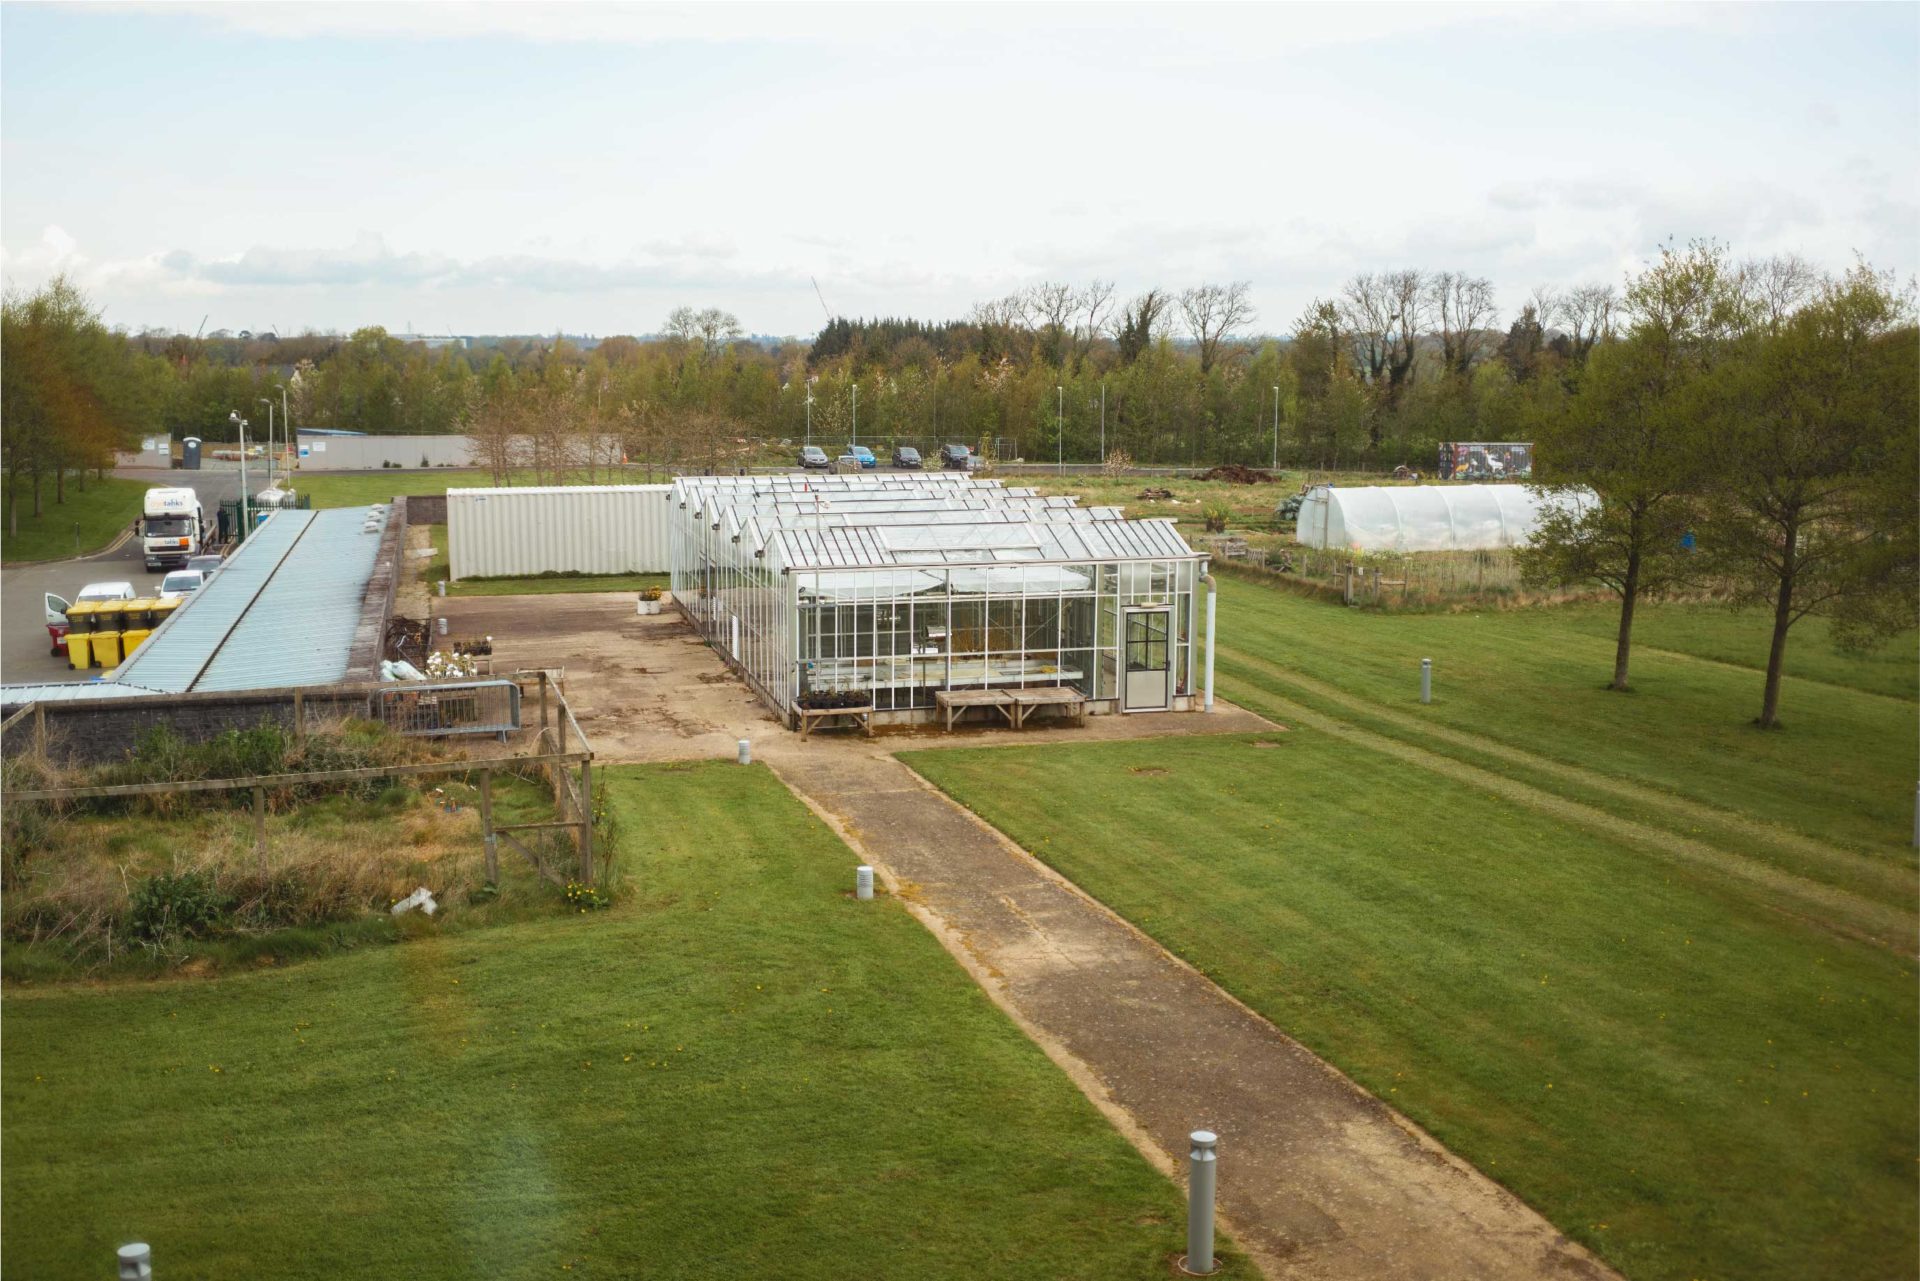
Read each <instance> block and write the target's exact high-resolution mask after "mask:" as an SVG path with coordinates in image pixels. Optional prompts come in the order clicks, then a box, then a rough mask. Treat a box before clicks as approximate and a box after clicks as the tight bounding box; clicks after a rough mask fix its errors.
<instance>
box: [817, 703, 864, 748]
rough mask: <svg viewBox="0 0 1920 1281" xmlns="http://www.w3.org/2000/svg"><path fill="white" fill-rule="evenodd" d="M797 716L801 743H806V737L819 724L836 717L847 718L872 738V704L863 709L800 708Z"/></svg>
mask: <svg viewBox="0 0 1920 1281" xmlns="http://www.w3.org/2000/svg"><path fill="white" fill-rule="evenodd" d="M799 715H800V741H801V742H805V741H806V738H807V735H808V734H810V733H812V732H813V730H814V729H815V728H817V727H818V726H819V724H820V722H822V721H826V720H831V719H833V718H834V717H836V716H845V717H847V718H849V719H850V720H852V721H853V723H854V724H856V725H858V726H859V727H860V728H861V729H863V730H865V731H866V734H867V737H868V738H872V737H873V704H872V703H868V704H867V705H866V706H865V707H802V708H801V709H800V711H799Z"/></svg>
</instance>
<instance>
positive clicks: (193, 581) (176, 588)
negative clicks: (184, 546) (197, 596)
mask: <svg viewBox="0 0 1920 1281" xmlns="http://www.w3.org/2000/svg"><path fill="white" fill-rule="evenodd" d="M206 581H207V576H206V575H205V574H203V573H201V572H200V571H199V570H197V569H176V570H174V571H173V572H172V573H171V574H168V575H167V576H166V577H165V578H163V579H161V580H160V599H161V600H178V599H180V598H181V597H182V596H186V595H189V594H191V593H193V592H196V591H199V590H200V584H202V583H204V582H206Z"/></svg>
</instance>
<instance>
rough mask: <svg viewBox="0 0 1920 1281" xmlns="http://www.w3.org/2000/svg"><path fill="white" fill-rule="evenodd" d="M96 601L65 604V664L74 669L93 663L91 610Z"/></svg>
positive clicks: (80, 668)
mask: <svg viewBox="0 0 1920 1281" xmlns="http://www.w3.org/2000/svg"><path fill="white" fill-rule="evenodd" d="M98 606H99V602H98V601H91V600H77V601H75V602H73V604H71V605H69V606H67V666H69V667H71V668H73V669H74V670H75V671H80V670H83V669H84V668H87V667H91V666H92V665H93V628H94V617H93V612H94V610H95V609H96V608H98Z"/></svg>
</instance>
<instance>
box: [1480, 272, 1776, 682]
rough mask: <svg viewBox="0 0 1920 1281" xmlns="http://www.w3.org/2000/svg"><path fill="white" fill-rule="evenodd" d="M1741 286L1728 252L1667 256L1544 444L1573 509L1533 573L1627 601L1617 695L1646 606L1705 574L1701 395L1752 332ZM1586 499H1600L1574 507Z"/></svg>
mask: <svg viewBox="0 0 1920 1281" xmlns="http://www.w3.org/2000/svg"><path fill="white" fill-rule="evenodd" d="M1736 286H1737V280H1736V278H1735V276H1734V273H1733V272H1732V271H1731V270H1730V268H1729V267H1728V265H1727V262H1726V255H1725V252H1724V250H1722V249H1721V248H1720V247H1719V246H1717V245H1713V244H1706V243H1700V244H1694V245H1691V246H1689V247H1688V248H1687V249H1686V250H1685V251H1684V252H1683V251H1678V250H1675V249H1673V248H1671V247H1669V248H1667V249H1666V250H1664V251H1663V252H1662V254H1661V257H1660V261H1659V262H1657V263H1654V264H1653V265H1651V266H1650V267H1648V269H1647V270H1646V271H1644V272H1642V273H1641V274H1640V276H1638V277H1637V278H1636V279H1635V280H1634V281H1633V282H1632V283H1631V284H1630V285H1629V286H1628V288H1627V309H1628V313H1629V315H1630V316H1631V317H1632V320H1633V323H1632V326H1631V328H1630V329H1629V331H1628V333H1627V335H1626V337H1625V338H1624V339H1622V340H1621V341H1619V342H1616V343H1609V344H1607V345H1605V346H1602V347H1600V348H1598V349H1596V350H1595V352H1594V353H1593V356H1592V357H1591V359H1590V361H1589V364H1588V367H1587V370H1586V373H1585V375H1584V378H1583V380H1582V383H1581V386H1580V392H1579V395H1578V396H1576V397H1575V398H1574V399H1573V400H1572V402H1571V403H1570V404H1569V406H1568V409H1567V412H1566V413H1565V414H1563V415H1561V416H1559V417H1558V418H1556V419H1552V420H1549V421H1548V422H1546V423H1543V424H1542V429H1541V431H1540V432H1539V433H1538V434H1537V435H1536V437H1535V442H1534V466H1535V471H1536V474H1538V475H1541V476H1542V478H1543V480H1545V481H1546V484H1545V485H1544V486H1543V488H1544V489H1545V490H1546V491H1548V492H1549V493H1553V494H1556V495H1558V497H1559V498H1560V500H1561V501H1558V502H1557V503H1556V504H1555V505H1553V506H1552V507H1551V509H1550V510H1549V511H1548V512H1546V513H1545V514H1544V515H1543V516H1542V517H1541V519H1540V522H1539V525H1538V527H1537V528H1536V529H1535V531H1534V533H1533V536H1532V539H1531V541H1530V542H1529V543H1528V545H1527V546H1526V547H1524V548H1522V549H1520V551H1519V553H1518V560H1519V562H1520V567H1521V572H1522V574H1523V575H1524V576H1525V578H1526V579H1527V580H1528V581H1529V582H1533V583H1536V584H1540V583H1550V584H1580V583H1584V582H1599V583H1602V584H1604V585H1605V586H1607V587H1609V588H1611V589H1612V590H1613V591H1614V592H1615V593H1616V594H1617V595H1618V596H1619V597H1620V622H1619V627H1618V631H1617V634H1616V640H1615V645H1614V660H1613V679H1612V681H1611V683H1610V688H1612V689H1616V690H1625V689H1627V688H1628V683H1627V674H1628V663H1629V659H1630V657H1631V655H1632V648H1633V618H1634V609H1635V607H1636V606H1637V605H1638V604H1639V601H1640V598H1641V597H1642V596H1644V595H1649V594H1657V593H1659V592H1661V591H1663V590H1666V589H1668V588H1670V587H1672V586H1674V585H1676V584H1678V583H1680V582H1683V581H1685V580H1686V579H1687V578H1688V577H1689V575H1690V574H1692V573H1693V572H1694V566H1693V565H1692V564H1690V562H1689V561H1688V558H1687V554H1686V551H1685V549H1684V547H1683V546H1682V540H1683V539H1684V538H1685V536H1686V533H1687V531H1688V529H1689V528H1690V527H1691V526H1692V524H1693V522H1694V520H1695V518H1696V511H1695V495H1696V494H1697V493H1698V492H1699V489H1700V484H1701V478H1702V472H1703V463H1704V444H1703V439H1702V437H1703V429H1702V425H1701V412H1700V404H1699V401H1698V397H1697V388H1698V386H1699V384H1700V381H1701V379H1702V378H1703V377H1704V376H1705V374H1706V373H1707V371H1708V370H1710V369H1711V368H1712V367H1713V364H1714V362H1715V361H1716V360H1717V359H1718V357H1719V356H1720V354H1721V353H1722V352H1723V351H1724V349H1725V347H1726V345H1727V344H1728V343H1729V342H1730V341H1731V340H1732V338H1733V337H1734V336H1735V335H1736V334H1737V333H1738V331H1739V328H1740V326H1741V323H1742V317H1743V306H1742V300H1741V298H1740V295H1739V291H1738V289H1737V287H1736ZM1573 487H1584V488H1586V489H1588V490H1591V491H1592V492H1593V494H1594V495H1595V496H1596V498H1597V501H1596V502H1593V503H1591V504H1579V503H1576V502H1573V501H1571V500H1570V494H1569V491H1570V490H1571V489H1572V488H1573Z"/></svg>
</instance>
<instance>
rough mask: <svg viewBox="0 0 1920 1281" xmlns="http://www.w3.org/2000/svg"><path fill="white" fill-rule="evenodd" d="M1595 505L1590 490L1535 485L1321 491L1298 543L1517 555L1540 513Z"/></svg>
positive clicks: (1305, 507) (1297, 530) (1305, 505)
mask: <svg viewBox="0 0 1920 1281" xmlns="http://www.w3.org/2000/svg"><path fill="white" fill-rule="evenodd" d="M1595 501H1597V500H1596V499H1595V497H1594V494H1593V492H1592V491H1591V490H1586V489H1561V490H1544V489H1539V488H1536V487H1534V486H1531V485H1362V486H1355V487H1352V488H1339V487H1336V486H1332V485H1321V486H1318V487H1316V488H1315V489H1313V490H1312V491H1311V492H1310V493H1308V495H1307V496H1306V499H1305V500H1304V501H1302V502H1301V504H1300V513H1299V516H1298V518H1297V523H1296V524H1295V526H1294V541H1295V542H1298V543H1301V544H1304V545H1305V546H1308V547H1339V548H1345V549H1347V550H1349V551H1359V552H1444V551H1481V550H1486V549H1490V548H1498V547H1518V546H1521V545H1523V544H1525V543H1526V541H1527V540H1528V539H1529V538H1530V537H1532V535H1533V531H1534V528H1535V527H1536V526H1537V525H1538V524H1539V523H1540V516H1541V513H1542V512H1544V511H1547V510H1550V509H1552V508H1553V507H1554V506H1556V505H1560V504H1570V505H1572V506H1574V507H1585V506H1587V505H1589V504H1591V503H1593V502H1595Z"/></svg>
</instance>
